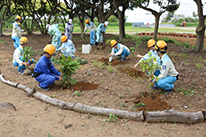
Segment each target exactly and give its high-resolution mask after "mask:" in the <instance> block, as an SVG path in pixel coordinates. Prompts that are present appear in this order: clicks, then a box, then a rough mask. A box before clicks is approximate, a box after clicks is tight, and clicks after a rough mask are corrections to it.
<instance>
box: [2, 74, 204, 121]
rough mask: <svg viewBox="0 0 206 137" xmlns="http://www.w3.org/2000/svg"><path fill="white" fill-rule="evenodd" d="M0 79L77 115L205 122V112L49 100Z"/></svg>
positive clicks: (39, 94)
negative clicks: (136, 108)
mask: <svg viewBox="0 0 206 137" xmlns="http://www.w3.org/2000/svg"><path fill="white" fill-rule="evenodd" d="M0 79H1V81H2V82H3V83H6V84H8V85H10V86H13V87H16V88H19V89H22V90H24V91H26V92H27V93H28V95H29V96H33V97H35V98H37V99H39V100H42V101H44V102H46V103H50V104H52V105H54V106H57V107H59V108H62V109H68V110H73V111H76V112H79V113H86V114H88V113H90V114H99V115H104V116H108V115H109V114H110V113H112V114H114V115H115V116H117V117H120V118H126V119H131V120H136V121H146V122H148V123H149V122H152V123H155V122H157V123H160V122H163V121H164V122H175V123H176V122H178V123H189V124H193V123H200V122H204V121H205V120H206V112H205V111H202V112H201V111H198V112H187V113H186V112H177V111H175V110H164V111H156V112H143V111H140V112H131V111H124V110H118V109H109V108H100V107H92V106H88V105H84V104H81V103H69V102H64V101H61V100H58V99H54V98H51V97H49V96H47V95H45V94H43V93H41V92H39V91H36V89H35V88H34V89H31V88H29V87H27V86H24V85H21V84H20V83H13V82H10V81H9V80H5V79H4V77H3V74H1V71H0Z"/></svg>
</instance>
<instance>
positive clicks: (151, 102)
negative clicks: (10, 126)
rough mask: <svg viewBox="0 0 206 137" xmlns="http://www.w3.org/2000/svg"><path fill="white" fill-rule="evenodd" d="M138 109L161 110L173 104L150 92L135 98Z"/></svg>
mask: <svg viewBox="0 0 206 137" xmlns="http://www.w3.org/2000/svg"><path fill="white" fill-rule="evenodd" d="M133 102H134V103H135V106H136V107H137V110H138V111H160V110H165V109H170V108H171V106H170V105H168V104H167V103H166V102H165V101H162V100H161V99H160V97H159V96H155V95H154V94H151V96H150V93H148V92H145V93H142V94H141V95H140V96H137V97H136V99H135V100H133Z"/></svg>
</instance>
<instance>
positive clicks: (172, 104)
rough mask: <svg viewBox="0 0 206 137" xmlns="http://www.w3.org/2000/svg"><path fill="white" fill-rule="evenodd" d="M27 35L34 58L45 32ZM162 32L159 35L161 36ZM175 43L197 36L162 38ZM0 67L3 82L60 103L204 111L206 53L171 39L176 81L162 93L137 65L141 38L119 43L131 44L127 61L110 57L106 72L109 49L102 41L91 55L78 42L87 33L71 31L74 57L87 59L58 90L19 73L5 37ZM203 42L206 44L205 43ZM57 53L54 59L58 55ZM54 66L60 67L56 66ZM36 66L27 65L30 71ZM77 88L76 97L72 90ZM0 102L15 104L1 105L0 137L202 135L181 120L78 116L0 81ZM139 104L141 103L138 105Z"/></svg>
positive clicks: (201, 126)
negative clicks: (152, 87)
mask: <svg viewBox="0 0 206 137" xmlns="http://www.w3.org/2000/svg"><path fill="white" fill-rule="evenodd" d="M26 36H27V37H28V38H29V44H28V46H31V47H32V48H33V49H34V52H36V55H35V56H34V57H33V58H34V59H35V61H38V59H39V58H40V57H41V56H42V55H43V51H42V49H43V47H44V46H45V45H46V44H47V42H48V39H49V36H48V35H37V34H36V35H26ZM162 37H163V36H158V38H159V39H161V38H162ZM167 37H170V38H173V39H175V40H176V41H178V42H187V43H189V44H191V45H195V42H196V38H184V37H174V36H167ZM111 38H115V39H118V37H117V36H116V35H111V34H106V35H105V36H104V39H105V40H106V39H111ZM0 39H1V42H0V47H1V48H0V70H1V73H2V74H3V75H4V78H5V79H6V80H10V81H11V82H14V83H21V84H23V85H25V86H28V87H30V88H36V89H37V90H38V91H40V92H43V93H44V94H46V95H48V96H50V97H54V98H56V99H59V100H62V101H65V102H71V103H75V102H80V103H82V104H85V105H90V106H96V107H104V108H114V109H121V110H128V111H141V110H143V111H157V110H165V109H174V110H176V111H181V112H197V111H203V110H205V106H206V100H205V99H206V94H205V92H206V90H205V89H206V86H205V82H206V80H205V76H206V71H205V70H206V68H205V64H206V55H205V52H204V53H194V52H193V50H192V49H191V48H184V47H182V46H178V45H176V44H173V43H168V47H169V51H168V55H169V56H170V58H171V60H172V61H173V63H174V65H175V67H176V69H177V71H178V72H179V73H180V77H179V81H177V82H175V88H174V91H173V94H171V95H165V94H164V91H162V90H157V91H151V90H150V89H149V88H148V85H149V82H148V81H147V79H148V78H147V76H146V74H145V73H143V72H142V71H141V67H140V66H138V68H137V69H134V68H133V66H134V64H135V63H136V62H137V61H138V59H137V57H136V55H137V53H139V54H142V55H144V54H145V53H147V52H148V48H147V46H146V41H145V42H143V43H142V44H141V45H139V46H138V47H137V46H136V44H135V43H134V42H133V41H131V39H128V40H126V41H124V42H122V44H125V45H127V46H128V47H135V49H136V52H132V53H131V55H130V56H129V59H128V61H126V62H122V61H120V60H114V61H112V62H111V63H112V64H111V66H112V68H113V71H109V70H108V68H107V67H108V66H109V63H108V56H109V54H110V52H111V47H110V46H109V45H106V44H104V48H103V49H101V50H97V49H95V47H93V48H92V51H91V53H90V54H82V52H81V46H82V44H87V43H89V35H88V34H86V36H85V38H84V39H82V38H80V35H79V34H74V36H73V42H74V44H75V46H76V49H77V52H76V54H75V56H76V57H80V58H82V59H86V60H88V63H87V64H84V65H82V66H81V68H80V69H78V70H77V71H76V74H74V75H73V76H72V78H74V79H75V80H77V81H79V82H78V83H77V84H75V85H72V86H71V87H70V88H66V89H62V88H61V84H60V83H59V81H56V82H55V83H54V84H53V85H51V86H50V90H49V91H43V90H40V89H38V88H37V84H38V83H37V82H36V80H35V79H34V78H32V77H31V76H30V75H21V74H19V73H18V72H17V68H15V67H13V65H12V55H13V51H14V46H13V42H12V40H11V38H10V36H3V37H0ZM205 44H206V43H205ZM60 56H61V53H59V54H57V55H56V57H55V58H57V57H60ZM98 61H100V62H102V63H103V64H104V65H102V66H100V65H97V66H95V65H94V63H96V62H98ZM54 65H55V66H56V68H57V69H58V70H59V69H60V66H59V65H58V64H55V63H54ZM34 66H35V64H34V65H32V66H30V67H29V69H30V70H32V69H33V67H34ZM75 91H78V92H79V93H81V95H80V96H76V95H74V94H73V93H74V92H75ZM0 92H1V97H0V98H1V99H0V103H3V102H10V103H12V104H13V105H14V106H15V107H16V111H14V110H12V109H6V108H4V109H0V113H1V117H0V136H2V137H20V136H28V137H33V136H34V137H36V136H48V133H49V134H50V135H51V136H52V137H62V136H79V137H85V136H89V137H96V136H101V137H103V136H115V137H116V136H119V137H122V136H151V137H153V136H160V137H165V136H183V137H188V136H200V137H204V136H206V133H205V131H206V125H205V123H198V124H192V125H188V124H184V123H183V124H182V123H165V122H164V123H145V122H144V121H131V120H128V119H120V118H119V119H118V121H117V122H110V123H107V122H104V121H103V120H104V119H107V118H108V117H105V116H104V117H102V116H98V115H97V116H96V115H90V114H82V113H78V112H74V111H70V110H63V109H60V108H58V107H55V106H52V105H50V104H47V103H44V102H42V101H41V100H38V99H36V98H33V97H28V96H27V93H25V92H24V91H22V90H19V89H17V88H15V87H11V86H9V85H7V84H4V83H2V82H0ZM138 103H144V104H145V106H138V105H137V104H138Z"/></svg>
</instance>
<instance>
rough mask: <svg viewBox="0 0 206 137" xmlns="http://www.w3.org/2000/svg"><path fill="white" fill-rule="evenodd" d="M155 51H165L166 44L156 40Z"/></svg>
mask: <svg viewBox="0 0 206 137" xmlns="http://www.w3.org/2000/svg"><path fill="white" fill-rule="evenodd" d="M155 49H157V50H158V51H166V50H167V43H166V42H165V41H163V40H158V41H157V44H156V47H155Z"/></svg>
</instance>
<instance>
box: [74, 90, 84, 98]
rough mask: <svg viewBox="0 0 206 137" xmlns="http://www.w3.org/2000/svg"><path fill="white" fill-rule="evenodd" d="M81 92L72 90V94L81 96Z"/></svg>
mask: <svg viewBox="0 0 206 137" xmlns="http://www.w3.org/2000/svg"><path fill="white" fill-rule="evenodd" d="M81 95H82V94H81V93H80V92H78V91H74V93H73V94H72V96H78V97H79V96H81Z"/></svg>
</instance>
